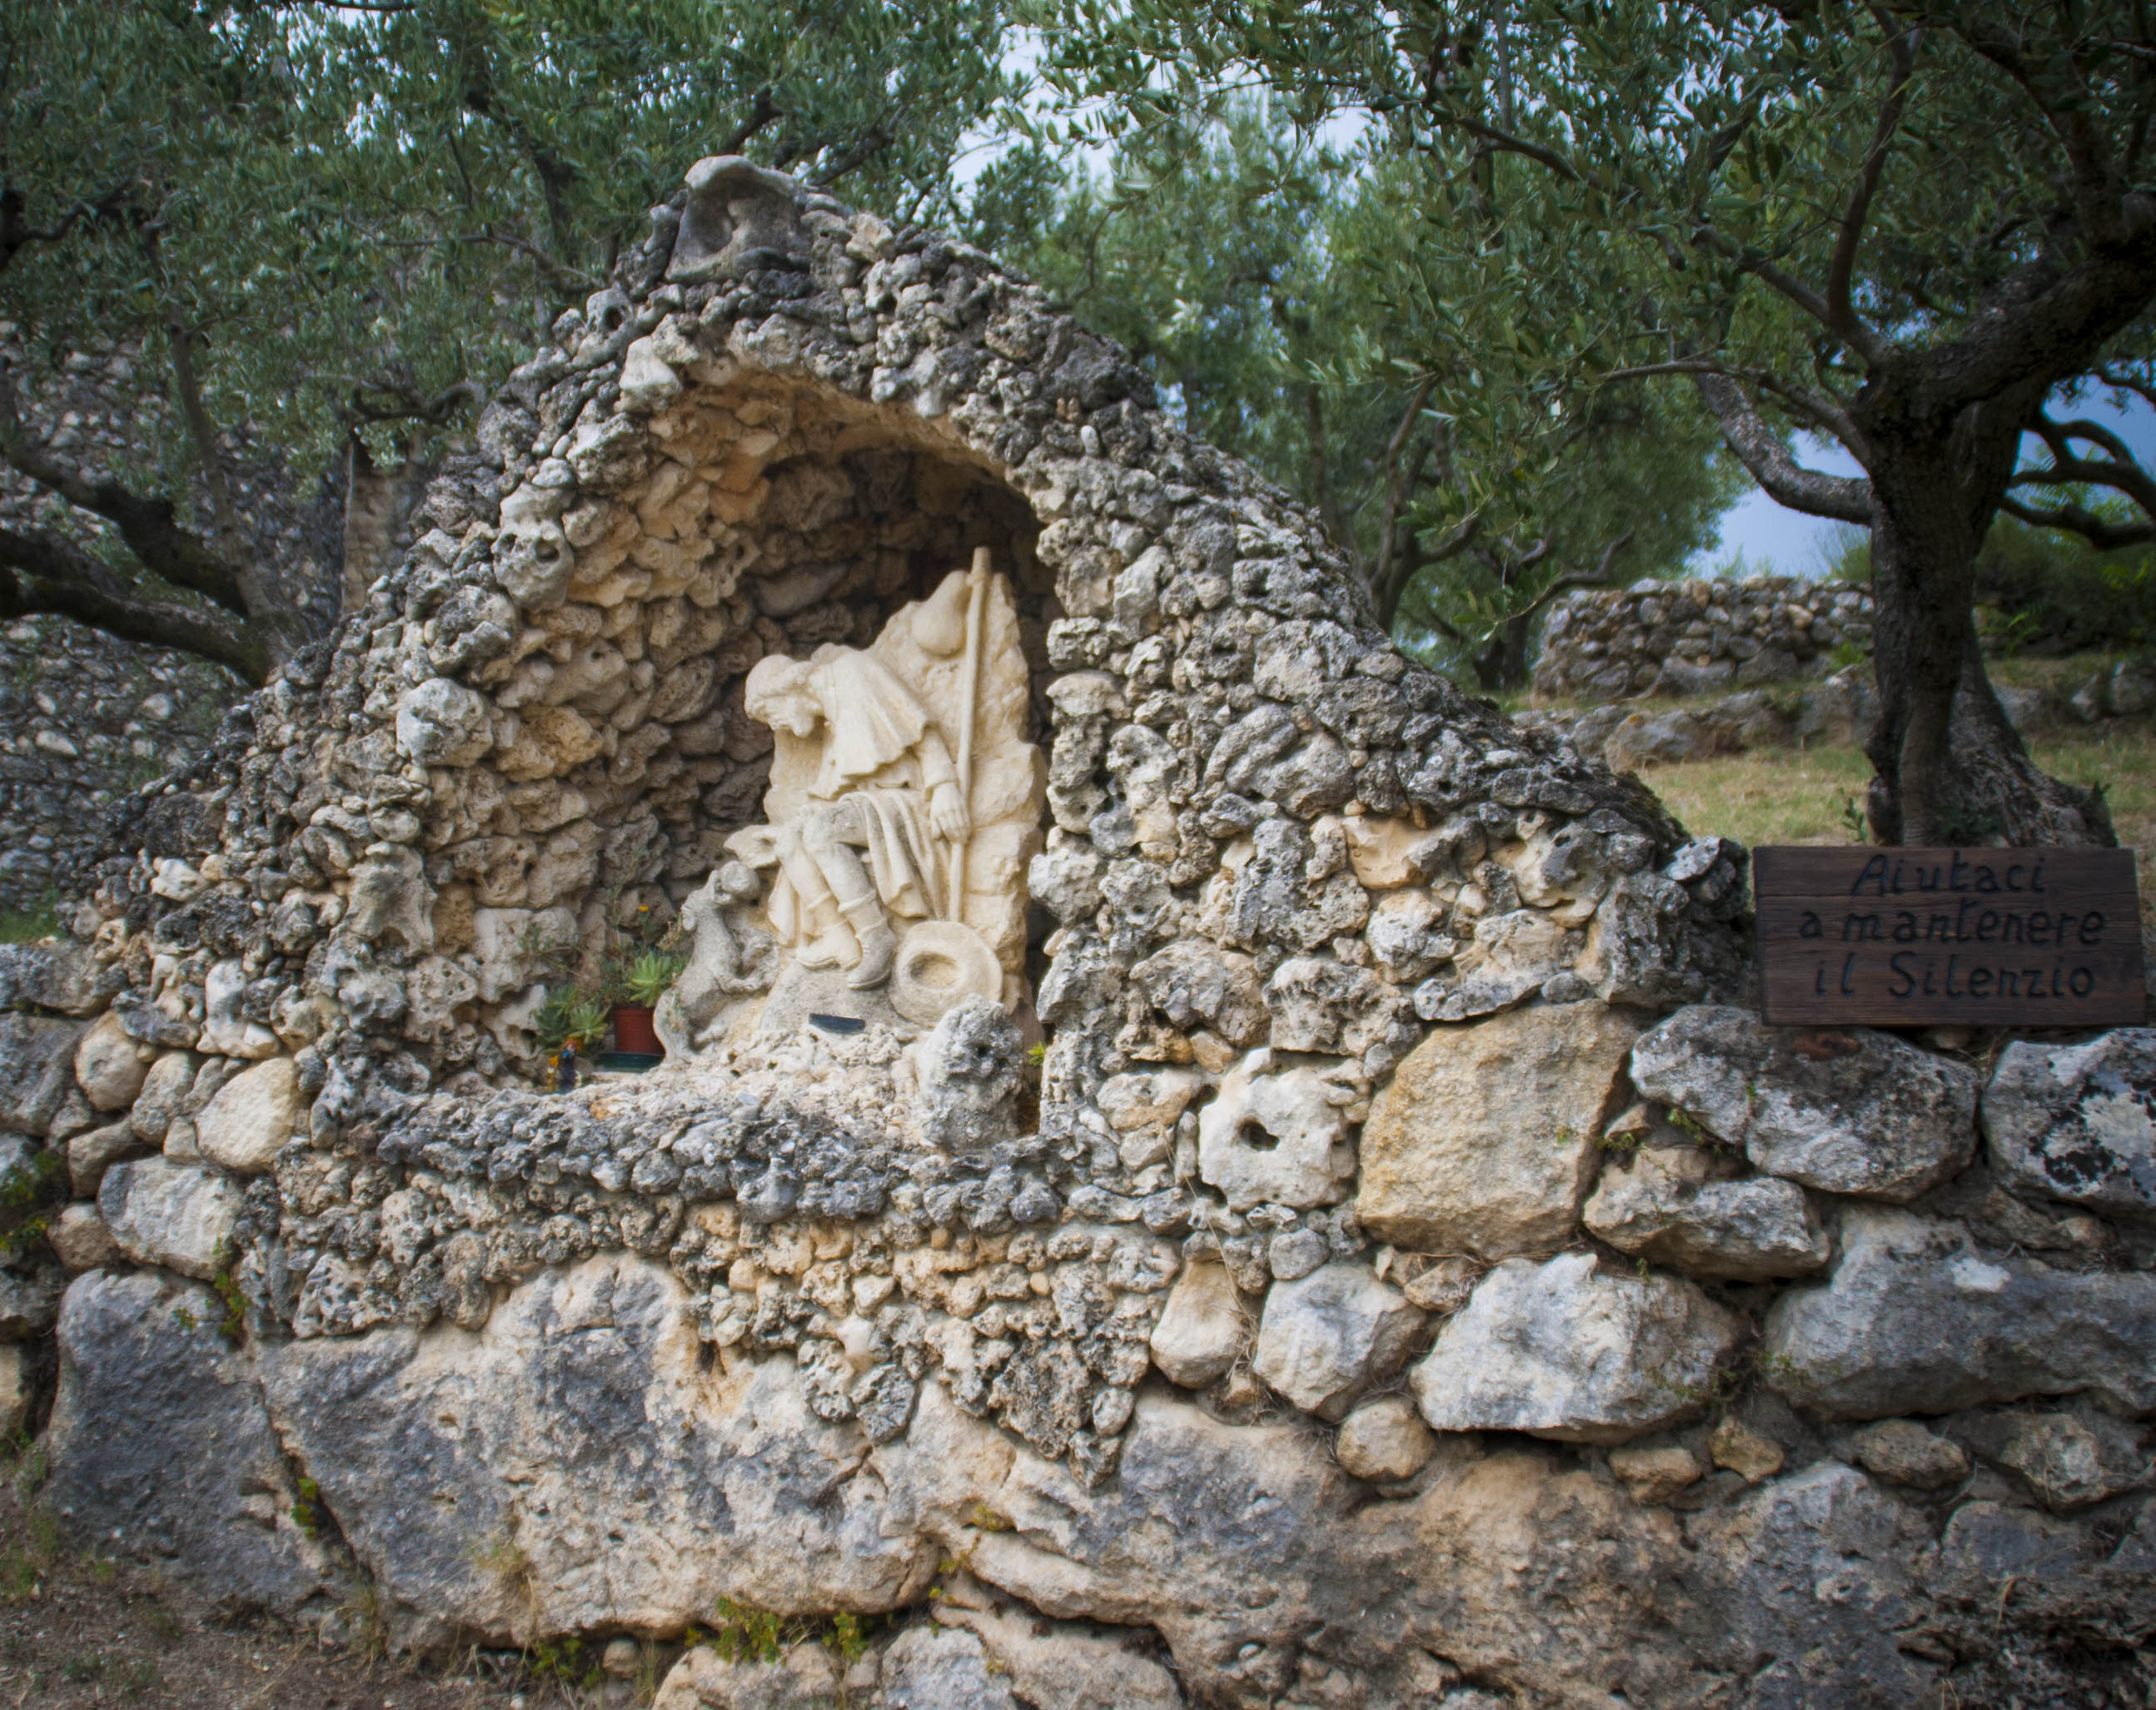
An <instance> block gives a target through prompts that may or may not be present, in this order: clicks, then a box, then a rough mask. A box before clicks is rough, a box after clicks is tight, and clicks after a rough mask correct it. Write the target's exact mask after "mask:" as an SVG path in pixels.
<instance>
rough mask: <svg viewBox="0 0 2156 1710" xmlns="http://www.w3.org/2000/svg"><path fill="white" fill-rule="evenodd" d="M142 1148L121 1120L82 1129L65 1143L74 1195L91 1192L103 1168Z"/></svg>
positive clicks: (100, 1180) (137, 1154)
mask: <svg viewBox="0 0 2156 1710" xmlns="http://www.w3.org/2000/svg"><path fill="white" fill-rule="evenodd" d="M146 1149H147V1148H146V1147H145V1146H144V1145H143V1144H142V1142H141V1140H139V1139H136V1135H135V1130H134V1129H131V1128H130V1127H129V1126H128V1125H127V1124H126V1123H124V1122H114V1123H107V1124H105V1126H104V1127H103V1128H93V1129H84V1130H83V1132H82V1133H80V1134H76V1135H75V1136H74V1138H72V1139H69V1141H68V1143H67V1168H68V1184H69V1186H70V1187H72V1188H73V1189H74V1191H75V1192H76V1193H78V1194H81V1195H85V1196H87V1195H95V1193H96V1192H97V1190H98V1188H99V1186H100V1185H101V1184H102V1183H103V1182H104V1180H105V1171H106V1170H110V1168H111V1167H112V1166H113V1165H115V1164H117V1163H119V1162H120V1160H121V1159H123V1158H139V1157H140V1156H141V1155H142V1154H143V1153H144V1152H145V1151H146Z"/></svg>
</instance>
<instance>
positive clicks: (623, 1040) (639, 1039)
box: [613, 1003, 666, 1057]
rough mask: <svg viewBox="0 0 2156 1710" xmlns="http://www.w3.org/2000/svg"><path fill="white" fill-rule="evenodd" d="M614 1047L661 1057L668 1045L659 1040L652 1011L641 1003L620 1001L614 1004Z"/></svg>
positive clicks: (618, 1049)
mask: <svg viewBox="0 0 2156 1710" xmlns="http://www.w3.org/2000/svg"><path fill="white" fill-rule="evenodd" d="M613 1048H614V1049H615V1050H616V1051H640V1052H644V1055H646V1056H647V1057H660V1056H663V1055H664V1054H665V1050H666V1047H665V1046H663V1045H661V1044H660V1042H659V1033H658V1031H657V1029H655V1028H654V1027H652V1025H651V1011H650V1010H649V1009H648V1008H647V1007H645V1006H644V1005H643V1004H640V1003H618V1004H616V1005H615V1006H613Z"/></svg>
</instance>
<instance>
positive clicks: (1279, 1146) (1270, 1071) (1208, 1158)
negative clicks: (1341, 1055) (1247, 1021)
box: [1198, 1050, 1355, 1211]
mask: <svg viewBox="0 0 2156 1710" xmlns="http://www.w3.org/2000/svg"><path fill="white" fill-rule="evenodd" d="M1336 1091H1337V1088H1335V1087H1334V1086H1333V1085H1332V1084H1331V1083H1328V1082H1327V1079H1326V1077H1325V1073H1324V1072H1323V1071H1322V1069H1317V1068H1312V1067H1295V1068H1286V1067H1283V1068H1281V1069H1279V1070H1278V1071H1276V1068H1275V1065H1274V1060H1273V1054H1272V1052H1270V1050H1264V1051H1254V1052H1251V1053H1250V1055H1249V1056H1248V1057H1245V1058H1244V1059H1243V1060H1242V1061H1241V1062H1239V1063H1237V1064H1236V1065H1235V1068H1234V1069H1233V1070H1232V1071H1231V1072H1230V1073H1229V1075H1228V1077H1227V1078H1226V1079H1224V1080H1223V1081H1222V1082H1221V1083H1220V1090H1219V1093H1217V1094H1216V1095H1215V1096H1214V1098H1213V1100H1212V1101H1211V1102H1210V1103H1208V1104H1207V1105H1205V1106H1204V1108H1202V1109H1201V1110H1199V1113H1198V1173H1199V1175H1200V1176H1201V1177H1202V1178H1204V1180H1205V1181H1206V1182H1208V1183H1209V1184H1210V1185H1212V1186H1214V1187H1217V1188H1219V1190H1220V1191H1221V1193H1222V1195H1224V1197H1225V1198H1226V1200H1227V1202H1228V1209H1229V1211H1249V1210H1250V1208H1251V1207H1252V1206H1259V1205H1264V1204H1266V1203H1268V1202H1270V1203H1271V1204H1274V1205H1280V1206H1296V1207H1298V1208H1306V1207H1309V1206H1326V1205H1330V1204H1332V1202H1333V1201H1336V1200H1337V1199H1339V1198H1341V1197H1342V1195H1344V1194H1345V1193H1346V1192H1347V1184H1348V1182H1349V1181H1350V1180H1352V1179H1353V1175H1354V1170H1355V1162H1354V1155H1353V1153H1351V1152H1350V1151H1349V1150H1348V1149H1347V1145H1346V1144H1345V1142H1346V1140H1347V1119H1346V1118H1345V1117H1344V1116H1343V1115H1342V1113H1341V1107H1340V1103H1339V1101H1338V1099H1337V1098H1335V1097H1334V1093H1335V1092H1336Z"/></svg>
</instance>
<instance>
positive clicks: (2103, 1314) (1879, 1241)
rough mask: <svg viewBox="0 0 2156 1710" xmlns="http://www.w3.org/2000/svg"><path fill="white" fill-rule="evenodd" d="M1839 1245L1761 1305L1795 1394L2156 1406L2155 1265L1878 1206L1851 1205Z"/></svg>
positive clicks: (1813, 1400)
mask: <svg viewBox="0 0 2156 1710" xmlns="http://www.w3.org/2000/svg"><path fill="white" fill-rule="evenodd" d="M1840 1245H1841V1257H1840V1259H1839V1260H1838V1261H1837V1262H1835V1267H1834V1271H1833V1272H1832V1274H1831V1276H1830V1277H1829V1279H1828V1280H1827V1282H1825V1284H1824V1285H1822V1286H1819V1287H1815V1288H1794V1289H1792V1290H1790V1291H1789V1293H1786V1294H1784V1295H1783V1296H1782V1297H1781V1298H1780V1299H1779V1300H1777V1301H1776V1302H1775V1303H1774V1307H1773V1308H1772V1309H1771V1310H1770V1311H1769V1312H1768V1315H1767V1323H1766V1334H1765V1337H1764V1340H1763V1349H1762V1354H1763V1365H1764V1367H1765V1369H1766V1371H1767V1374H1768V1383H1769V1384H1771V1385H1773V1386H1774V1388H1775V1389H1776V1390H1779V1391H1780V1392H1781V1393H1782V1394H1783V1395H1785V1396H1787V1397H1788V1398H1789V1400H1792V1401H1794V1402H1795V1403H1797V1404H1798V1405H1801V1406H1804V1407H1809V1408H1813V1409H1815V1410H1818V1411H1819V1412H1820V1413H1823V1414H1825V1415H1826V1416H1828V1417H1829V1418H1833V1419H1881V1418H1885V1417H1886V1416H1889V1415H1894V1414H1907V1413H1945V1412H1951V1411H1953V1410H1955V1409H1957V1408H1961V1407H1974V1406H1976V1405H1979V1404H1980V1403H1983V1402H1986V1401H2014V1400H2020V1398H2022V1397H2023V1396H2025V1395H2071V1394H2074V1393H2076V1392H2078V1391H2082V1390H2087V1391H2089V1392H2090V1393H2092V1394H2093V1395H2098V1396H2102V1397H2103V1398H2105V1399H2107V1400H2109V1401H2111V1402H2112V1404H2113V1405H2117V1406H2118V1407H2121V1408H2123V1409H2125V1410H2127V1411H2128V1412H2131V1413H2143V1412H2146V1411H2148V1410H2149V1409H2150V1408H2152V1407H2156V1358H2152V1355H2156V1276H2150V1275H2148V1274H2147V1273H2144V1272H2136V1273H2131V1274H2128V1275H2117V1274H2112V1273H2110V1272H2073V1271H2061V1270H2053V1269H2051V1267H2049V1266H2046V1265H2044V1264H2042V1263H2040V1262H2037V1261H2035V1260H2034V1259H2029V1258H2023V1257H2015V1256H2014V1255H2011V1254H2007V1253H1989V1252H1983V1251H1981V1250H1979V1247H1977V1245H1976V1243H1975V1242H1974V1240H1972V1239H1971V1237H1970V1235H1969V1231H1968V1230H1967V1229H1966V1228H1964V1227H1963V1226H1961V1225H1959V1224H1957V1223H1947V1222H1936V1221H1932V1220H1930V1219H1928V1218H1924V1217H1920V1216H1917V1215H1916V1214H1915V1213H1913V1212H1910V1211H1900V1210H1897V1209H1893V1208H1890V1207H1886V1206H1850V1207H1848V1208H1847V1209H1846V1210H1845V1211H1844V1212H1843V1214H1842V1219H1841V1231H1840Z"/></svg>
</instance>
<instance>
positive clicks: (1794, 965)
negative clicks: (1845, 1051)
mask: <svg viewBox="0 0 2156 1710" xmlns="http://www.w3.org/2000/svg"><path fill="white" fill-rule="evenodd" d="M1753 888H1754V890H1755V892H1756V893H1757V896H1758V923H1759V968H1760V975H1761V984H1762V986H1763V991H1764V996H1765V1000H1766V1016H1767V1019H1768V1021H1774V1022H1778V1023H1784V1024H1789V1023H1798V1022H1811V1021H1872V1022H1877V1023H1881V1024H1883V1025H1886V1026H1894V1025H1897V1024H1902V1025H1922V1024H1928V1023H1935V1022H1953V1021H1961V1022H1968V1023H1970V1024H1974V1025H1979V1026H2004V1027H2111V1026H2116V1025H2118V1024H2120V1023H2134V1022H2138V1021H2140V1020H2141V1019H2142V1018H2143V1015H2144V1014H2145V1012H2146V1010H2147V1003H2148V999H2147V992H2146V990H2145V988H2144V986H2143V977H2142V966H2141V919H2140V910H2139V908H2138V904H2137V901H2136V898H2135V894H2134V888H2133V852H2132V851H2131V850H2128V849H1881V848H1876V847H1868V846H1866V845H1863V844H1856V845H1852V846H1851V847H1845V848H1768V849H1761V850H1758V851H1757V852H1755V853H1754V855H1753Z"/></svg>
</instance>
